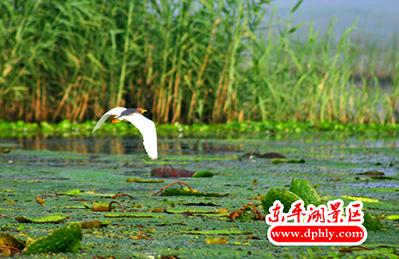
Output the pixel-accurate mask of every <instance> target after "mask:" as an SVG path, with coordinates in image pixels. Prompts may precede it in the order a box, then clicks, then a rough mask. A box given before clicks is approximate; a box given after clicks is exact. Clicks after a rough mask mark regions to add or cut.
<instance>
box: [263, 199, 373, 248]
mask: <svg viewBox="0 0 399 259" xmlns="http://www.w3.org/2000/svg"><path fill="white" fill-rule="evenodd" d="M343 205H344V202H343V201H342V200H340V199H337V200H333V201H329V202H328V203H327V205H324V204H322V205H319V206H317V207H316V206H314V205H312V204H310V205H308V207H307V209H305V207H304V202H303V201H302V200H298V201H296V202H294V203H292V204H291V209H290V210H289V212H288V213H284V212H283V209H284V206H283V204H282V203H281V202H280V201H279V200H276V201H275V202H274V204H273V206H271V207H270V208H269V212H270V213H269V214H268V215H266V218H265V220H266V223H267V224H269V225H271V226H270V227H269V229H268V231H267V236H268V239H269V241H270V242H271V243H273V244H275V245H295V246H298V245H306V246H309V245H335V246H336V245H345V246H347V245H360V244H362V243H363V242H364V241H365V240H366V238H367V230H366V228H365V227H364V226H363V225H362V223H363V220H364V219H363V216H364V214H363V212H362V208H363V203H362V202H361V201H354V202H351V203H349V204H348V206H347V207H346V209H345V210H344V208H343Z"/></svg>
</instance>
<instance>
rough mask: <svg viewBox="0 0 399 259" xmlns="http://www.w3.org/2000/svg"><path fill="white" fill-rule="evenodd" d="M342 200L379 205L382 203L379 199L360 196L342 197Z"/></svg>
mask: <svg viewBox="0 0 399 259" xmlns="http://www.w3.org/2000/svg"><path fill="white" fill-rule="evenodd" d="M342 198H345V199H348V200H353V201H361V202H368V203H378V202H380V201H379V200H378V199H374V198H368V197H359V196H348V195H342Z"/></svg>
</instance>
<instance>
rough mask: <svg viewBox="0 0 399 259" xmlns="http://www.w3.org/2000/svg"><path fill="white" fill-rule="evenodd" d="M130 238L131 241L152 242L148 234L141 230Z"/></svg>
mask: <svg viewBox="0 0 399 259" xmlns="http://www.w3.org/2000/svg"><path fill="white" fill-rule="evenodd" d="M130 238H131V239H133V240H143V239H144V240H153V238H152V237H151V236H150V235H149V234H147V233H145V232H144V231H143V230H142V229H140V230H139V231H138V232H137V234H136V235H132V236H130Z"/></svg>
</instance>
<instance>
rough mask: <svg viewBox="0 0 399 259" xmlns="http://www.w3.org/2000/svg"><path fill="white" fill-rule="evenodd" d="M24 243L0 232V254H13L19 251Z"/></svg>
mask: <svg viewBox="0 0 399 259" xmlns="http://www.w3.org/2000/svg"><path fill="white" fill-rule="evenodd" d="M24 247H25V243H24V242H22V241H21V240H19V239H18V238H15V237H13V236H12V235H10V234H7V233H0V255H1V256H13V255H15V254H18V253H20V252H21V250H22V249H23V248H24Z"/></svg>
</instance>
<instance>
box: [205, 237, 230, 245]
mask: <svg viewBox="0 0 399 259" xmlns="http://www.w3.org/2000/svg"><path fill="white" fill-rule="evenodd" d="M227 243H228V241H227V239H226V238H224V237H208V238H206V239H205V244H207V245H227Z"/></svg>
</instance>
